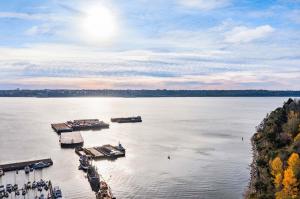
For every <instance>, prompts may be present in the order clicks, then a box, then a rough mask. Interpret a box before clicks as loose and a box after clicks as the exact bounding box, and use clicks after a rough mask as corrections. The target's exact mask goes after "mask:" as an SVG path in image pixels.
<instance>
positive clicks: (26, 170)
mask: <svg viewBox="0 0 300 199" xmlns="http://www.w3.org/2000/svg"><path fill="white" fill-rule="evenodd" d="M24 171H25V173H26V174H28V173H30V167H29V166H26V167H25V168H24Z"/></svg>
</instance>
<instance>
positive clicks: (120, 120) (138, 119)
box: [110, 116, 142, 123]
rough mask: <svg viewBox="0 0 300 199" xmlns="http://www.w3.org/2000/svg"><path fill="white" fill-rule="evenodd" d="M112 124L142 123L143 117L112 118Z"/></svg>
mask: <svg viewBox="0 0 300 199" xmlns="http://www.w3.org/2000/svg"><path fill="white" fill-rule="evenodd" d="M110 121H111V122H117V123H136V122H142V117H141V116H137V117H118V118H111V119H110Z"/></svg>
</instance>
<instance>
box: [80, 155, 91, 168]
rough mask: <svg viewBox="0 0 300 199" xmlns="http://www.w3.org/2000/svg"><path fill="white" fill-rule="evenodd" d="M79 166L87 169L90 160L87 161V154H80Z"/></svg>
mask: <svg viewBox="0 0 300 199" xmlns="http://www.w3.org/2000/svg"><path fill="white" fill-rule="evenodd" d="M79 163H80V165H79V168H80V169H82V170H84V171H87V170H88V168H89V166H90V162H89V158H88V156H87V155H82V156H80V158H79Z"/></svg>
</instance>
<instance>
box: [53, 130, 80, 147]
mask: <svg viewBox="0 0 300 199" xmlns="http://www.w3.org/2000/svg"><path fill="white" fill-rule="evenodd" d="M59 142H60V146H61V147H78V146H83V142H84V141H83V138H82V136H81V133H79V132H70V133H62V134H60V137H59Z"/></svg>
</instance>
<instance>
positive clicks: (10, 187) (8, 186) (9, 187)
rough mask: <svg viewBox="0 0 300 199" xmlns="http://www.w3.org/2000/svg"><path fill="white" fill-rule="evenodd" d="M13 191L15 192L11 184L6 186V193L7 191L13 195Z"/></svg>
mask: <svg viewBox="0 0 300 199" xmlns="http://www.w3.org/2000/svg"><path fill="white" fill-rule="evenodd" d="M12 190H13V186H12V185H11V184H7V185H6V191H7V192H8V193H11V192H12Z"/></svg>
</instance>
